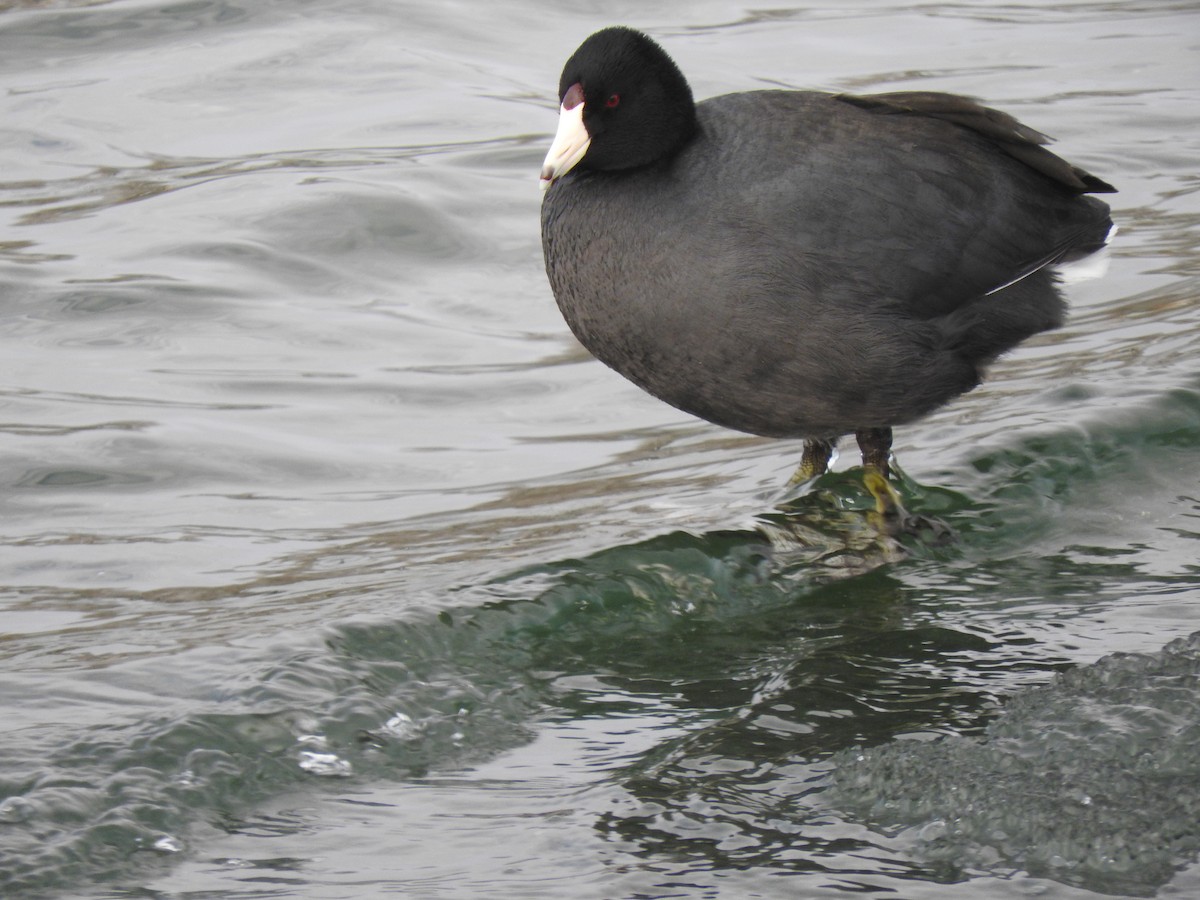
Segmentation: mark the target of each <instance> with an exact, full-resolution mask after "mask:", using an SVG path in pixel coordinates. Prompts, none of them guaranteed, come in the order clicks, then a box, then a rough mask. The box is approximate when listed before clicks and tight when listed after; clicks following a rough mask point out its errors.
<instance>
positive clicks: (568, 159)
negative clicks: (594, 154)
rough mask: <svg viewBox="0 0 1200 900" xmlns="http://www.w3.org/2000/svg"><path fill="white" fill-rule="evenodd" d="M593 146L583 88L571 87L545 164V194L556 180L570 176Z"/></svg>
mask: <svg viewBox="0 0 1200 900" xmlns="http://www.w3.org/2000/svg"><path fill="white" fill-rule="evenodd" d="M591 144H592V136H591V135H590V134H588V132H587V128H586V127H585V126H584V124H583V87H582V86H581V85H579V84H573V85H571V87H570V89H569V90H568V91H567V93H566V95H564V97H563V102H562V107H561V108H560V109H559V111H558V131H557V132H556V133H555V135H554V141H553V143H551V144H550V152H548V153H547V154H546V161H545V162H544V163H542V190H543V191H544V190H546V188H548V187H550V185H552V184H553V183H554V180H555V179H556V178H559V177H561V176H563V175H566V174H567V173H568V172H570V171H571V169H573V168H574V167H575V164H576V163H578V162H579V161H580V160H581V159H583V156H584V154H585V153H587V152H588V147H590V146H591Z"/></svg>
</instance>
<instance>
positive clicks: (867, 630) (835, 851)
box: [0, 0, 1200, 898]
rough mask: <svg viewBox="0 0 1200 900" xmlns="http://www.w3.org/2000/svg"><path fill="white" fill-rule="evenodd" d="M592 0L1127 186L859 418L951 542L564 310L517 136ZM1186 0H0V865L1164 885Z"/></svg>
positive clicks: (592, 22) (155, 887)
mask: <svg viewBox="0 0 1200 900" xmlns="http://www.w3.org/2000/svg"><path fill="white" fill-rule="evenodd" d="M615 22H624V23H627V24H632V25H635V26H638V27H642V28H645V29H647V30H648V31H650V33H652V34H653V35H654V36H655V37H657V38H658V39H660V40H661V41H662V42H663V43H664V44H665V45H666V47H667V48H668V50H669V51H670V52H671V53H672V54H673V55H674V56H675V58H676V59H677V60H678V61H679V63H680V65H681V66H682V67H683V68H684V70H685V72H687V73H688V75H689V76H690V78H691V80H692V83H693V87H694V89H695V91H696V93H697V95H698V96H701V97H703V96H708V95H711V94H715V93H722V92H725V91H729V90H737V89H747V88H756V87H763V86H784V87H805V88H818V89H825V90H834V91H842V90H849V91H883V90H906V89H930V90H950V91H956V92H959V93H966V94H972V95H976V96H979V97H983V98H986V99H987V100H988V102H990V103H992V104H994V105H997V106H999V107H1001V108H1004V109H1007V110H1009V111H1011V112H1013V113H1016V114H1017V115H1019V116H1021V117H1022V118H1023V119H1024V120H1025V121H1027V122H1028V123H1029V124H1030V125H1032V126H1033V127H1036V128H1039V129H1041V130H1044V131H1047V132H1049V133H1051V134H1053V135H1054V136H1055V137H1056V138H1058V139H1059V142H1058V144H1057V146H1056V149H1058V150H1060V151H1061V152H1062V153H1063V154H1064V155H1065V156H1067V157H1068V158H1070V159H1071V160H1072V161H1073V162H1076V163H1077V164H1079V165H1082V166H1084V167H1085V168H1087V169H1089V170H1091V171H1094V172H1095V173H1096V174H1098V175H1099V176H1101V177H1103V178H1106V179H1108V180H1110V181H1112V182H1113V183H1115V184H1116V185H1117V186H1118V187H1119V188H1120V193H1119V194H1117V195H1115V196H1114V197H1113V198H1112V201H1113V204H1114V211H1115V218H1116V220H1117V222H1118V224H1119V226H1120V229H1121V231H1120V235H1119V239H1118V241H1117V243H1116V244H1115V246H1114V248H1113V251H1112V257H1111V263H1110V268H1109V272H1108V274H1107V276H1106V277H1104V278H1103V279H1100V280H1092V281H1086V282H1081V283H1079V284H1074V285H1071V286H1070V287H1069V288H1068V293H1069V298H1070V301H1071V304H1072V316H1071V319H1070V322H1069V323H1068V325H1067V326H1066V327H1065V328H1064V329H1062V330H1061V331H1059V332H1056V333H1054V334H1051V335H1045V336H1042V337H1040V338H1038V339H1036V340H1034V341H1031V342H1030V343H1029V344H1028V345H1027V346H1025V347H1024V348H1022V349H1021V350H1020V351H1018V352H1017V353H1015V354H1013V355H1012V356H1010V357H1009V358H1008V359H1006V360H1004V361H1002V362H1001V363H1000V364H998V365H997V366H996V367H995V371H994V372H993V376H992V378H991V379H990V381H989V382H988V384H987V385H985V386H984V387H983V388H981V389H979V390H977V391H975V392H974V393H972V394H971V395H969V396H967V397H965V398H962V399H961V400H960V401H958V402H956V403H955V404H953V405H951V406H950V407H947V408H946V409H944V410H942V411H940V412H939V413H937V414H936V415H934V416H933V417H931V418H930V419H929V420H927V421H925V422H922V423H920V424H918V425H915V426H912V427H909V428H906V429H903V430H902V431H901V432H900V433H898V435H897V448H896V449H897V454H898V459H899V461H900V464H901V466H902V467H903V470H904V472H905V473H906V475H907V476H908V478H909V479H910V480H909V482H908V483H907V485H906V487H905V497H906V500H907V502H908V503H909V505H910V506H911V507H912V508H913V510H914V511H917V512H920V513H922V514H924V515H927V516H931V517H936V518H938V519H940V520H941V521H943V522H945V523H947V524H948V525H949V527H950V528H951V529H952V530H953V532H954V534H955V537H956V539H955V540H954V541H953V542H952V543H949V544H944V545H943V544H936V545H934V544H927V543H923V542H921V541H912V540H910V541H908V542H907V546H906V547H897V546H894V545H891V544H890V543H888V542H883V541H880V540H879V538H878V537H877V535H875V533H874V532H872V531H871V529H870V527H869V525H868V523H867V521H866V515H865V510H866V508H867V507H868V506H869V503H868V501H867V498H865V497H864V496H863V493H862V490H861V487H860V486H859V485H858V482H857V478H856V477H855V475H854V472H853V470H852V469H851V468H850V463H851V462H852V459H843V461H842V463H841V464H840V465H839V466H838V469H839V470H840V471H837V472H835V473H833V474H832V475H830V476H828V478H827V479H825V480H824V481H823V482H822V483H821V484H820V485H818V487H817V489H816V490H815V491H814V492H813V493H811V494H810V495H808V496H806V497H803V498H800V499H799V500H797V501H796V505H795V507H794V508H793V510H792V513H791V515H790V516H783V515H780V514H778V513H773V512H772V509H773V508H774V507H775V505H776V504H777V502H778V501H779V499H780V487H781V485H782V484H783V482H784V481H785V480H786V478H787V476H788V474H789V473H790V471H791V469H792V468H793V466H794V465H795V463H796V462H797V455H798V450H799V448H798V447H797V446H796V445H794V444H792V443H787V442H772V441H765V440H759V439H756V438H751V437H747V436H743V435H737V434H733V433H730V432H726V431H722V430H720V429H718V428H715V427H713V426H709V425H707V424H704V423H700V422H697V421H695V420H693V419H691V418H689V417H687V416H684V415H683V414H681V413H678V412H676V411H674V410H671V409H669V408H667V407H664V406H663V405H661V404H659V403H658V402H657V401H655V400H653V399H652V398H649V397H646V396H644V395H642V394H640V393H639V392H638V391H637V390H636V389H635V388H633V387H632V386H630V385H628V384H626V383H625V382H624V381H622V380H621V379H620V378H619V377H617V376H615V375H613V374H612V373H610V372H608V371H607V370H605V369H604V368H603V367H602V366H600V365H599V364H598V363H595V362H594V361H592V360H590V359H589V358H588V357H587V354H586V353H584V352H583V351H582V350H581V349H580V348H579V347H578V346H577V345H576V344H575V343H574V341H573V339H571V337H570V336H569V334H568V332H567V330H566V328H565V326H564V325H563V323H562V321H561V319H560V318H559V316H558V313H557V310H556V309H555V307H554V303H553V300H552V298H551V296H550V293H549V289H548V287H547V285H546V283H545V278H544V275H543V273H542V268H541V255H540V254H541V252H540V247H539V240H538V234H537V222H538V203H539V201H540V195H539V193H538V191H537V185H536V180H537V171H538V168H539V166H540V162H541V158H542V156H543V154H544V152H545V148H546V145H547V143H548V140H549V136H550V132H551V131H552V129H553V127H554V124H555V122H554V114H555V98H554V96H553V91H554V88H555V86H556V83H557V78H558V71H559V68H560V66H561V64H562V61H563V60H564V59H565V57H566V55H567V54H568V53H569V52H570V51H571V50H572V49H573V48H574V47H575V46H576V45H577V44H578V43H579V41H580V40H581V39H582V37H584V36H585V35H586V34H588V33H589V32H591V31H592V30H595V29H596V28H598V27H601V26H603V25H606V24H612V23H615ZM1198 34H1200V14H1198V13H1197V11H1196V10H1195V6H1194V4H1192V3H1188V2H1178V3H1171V2H1149V0H1146V2H1112V3H1094V2H1080V3H1065V4H1056V5H1055V7H1054V8H1053V9H1051V8H1047V7H1046V6H1045V5H1044V4H1040V3H1026V4H1005V5H993V4H982V3H966V2H959V3H946V4H903V3H896V2H891V0H879V2H873V3H859V4H851V5H845V4H839V5H827V6H795V7H781V8H778V9H772V10H760V9H752V8H747V7H741V6H738V5H736V4H729V3H724V2H701V3H695V4H688V5H687V6H686V8H685V7H683V6H679V5H676V4H667V3H651V4H616V5H615V6H612V5H610V7H609V8H608V9H606V11H605V12H604V14H603V18H599V17H597V14H596V13H595V12H594V10H593V9H592V8H591V6H590V5H588V4H567V5H563V4H556V5H553V6H549V5H545V4H540V3H533V2H525V3H518V4H486V3H481V2H462V3H456V4H440V5H438V6H436V8H434V7H430V6H428V5H426V4H410V3H402V2H389V3H384V2H369V0H347V2H342V3H334V2H330V0H291V2H287V3H280V2H256V3H250V2H240V0H227V2H204V0H197V2H181V3H165V2H161V0H141V2H138V0H117V2H77V3H70V2H60V3H53V2H51V3H20V2H17V3H5V4H0V84H3V87H4V90H3V93H2V95H0V96H2V100H0V103H2V104H3V106H2V111H0V114H2V118H3V122H4V129H3V130H2V131H0V160H2V161H3V163H2V166H0V221H2V222H3V227H2V230H0V315H3V327H2V328H0V720H2V721H3V722H4V723H5V725H6V727H5V728H4V729H3V736H0V885H2V886H3V891H4V893H5V895H6V896H25V895H28V896H36V895H46V896H58V897H62V896H81V897H110V896H129V895H130V894H134V895H141V896H162V897H183V896H205V897H230V898H232V897H238V898H249V897H256V898H257V897H290V896H304V897H322V898H324V897H329V898H333V897H363V896H376V895H383V894H388V893H400V894H408V895H411V896H416V897H446V898H460V897H473V896H479V897H484V896H486V897H522V898H528V897H563V896H572V897H597V898H613V897H645V898H651V897H653V898H658V897H738V898H741V897H756V896H758V897H775V896H814V897H816V896H831V897H832V896H842V895H844V894H845V893H847V892H854V893H864V894H869V895H881V896H882V895H890V896H896V895H899V896H904V897H912V898H941V897H947V898H949V897H960V896H963V893H964V891H966V890H969V891H970V892H971V896H979V897H1023V896H1027V895H1029V894H1037V895H1039V896H1048V897H1066V898H1076V897H1094V896H1101V895H1118V896H1150V895H1158V896H1164V897H1166V896H1189V895H1190V894H1192V893H1194V892H1196V891H1198V890H1200V881H1198V878H1200V876H1198V875H1197V871H1198V870H1197V869H1196V867H1195V860H1196V854H1197V846H1198V843H1200V826H1197V825H1196V824H1195V823H1196V821H1200V817H1198V816H1197V815H1196V812H1197V810H1198V809H1200V789H1198V788H1197V785H1198V784H1200V759H1198V757H1197V752H1198V751H1197V750H1195V749H1194V748H1196V747H1200V742H1198V741H1196V740H1195V736H1196V729H1197V728H1198V727H1200V725H1198V723H1197V718H1196V713H1197V710H1196V707H1195V704H1194V701H1189V699H1188V698H1189V697H1191V696H1194V695H1195V689H1196V687H1197V684H1196V680H1197V668H1196V664H1195V657H1196V653H1195V645H1194V642H1193V643H1187V642H1186V641H1183V642H1181V643H1176V644H1171V642H1172V641H1175V640H1177V639H1185V638H1186V637H1187V636H1188V635H1190V634H1193V633H1195V632H1197V631H1200V605H1198V604H1200V565H1198V564H1197V559H1198V558H1200V552H1198V549H1200V548H1198V544H1197V538H1198V536H1200V478H1198V475H1200V376H1198V375H1197V368H1196V363H1195V360H1196V359H1197V350H1198V348H1200V347H1198V345H1200V328H1198V326H1200V311H1198V308H1197V303H1196V299H1195V298H1196V296H1197V286H1198V281H1200V279H1198V275H1200V249H1198V244H1200V227H1198V226H1200V204H1198V203H1197V186H1198V182H1197V176H1196V171H1195V160H1196V159H1197V158H1200V132H1198V130H1197V127H1196V121H1197V117H1196V110H1197V109H1198V108H1200V105H1198V101H1200V64H1198V63H1197V60H1200V55H1198V54H1197V50H1198V49H1200V48H1198V47H1197V43H1198V40H1197V37H1196V35H1198ZM851 456H853V454H850V453H847V454H846V457H851ZM1168 645H1170V646H1169V647H1168ZM1114 653H1123V654H1136V655H1135V656H1132V657H1130V656H1126V657H1117V658H1114V657H1112V656H1111V654H1114ZM1051 724H1053V725H1054V726H1055V727H1051ZM926 747H928V748H929V749H921V748H926ZM1064 747H1065V748H1068V752H1067V753H1066V755H1065V756H1064V750H1063V748H1064ZM930 770H936V773H937V776H938V777H937V780H936V781H935V782H932V783H930V782H926V781H924V780H922V775H923V773H927V772H929V771H930ZM1095 772H1105V773H1110V774H1111V775H1112V777H1111V778H1108V779H1107V780H1105V781H1104V782H1103V784H1102V785H1101V786H1100V787H1101V788H1103V789H1100V790H1098V788H1097V785H1096V784H1095V783H1093V782H1091V781H1089V780H1088V778H1089V777H1090V776H1089V775H1088V773H1095ZM981 783H983V784H996V785H1003V790H997V791H995V792H991V793H985V794H984V795H983V796H976V795H974V794H971V792H970V791H968V790H965V788H964V786H966V785H978V784H981ZM1148 784H1153V785H1154V786H1155V790H1156V791H1159V792H1160V793H1157V794H1154V796H1155V797H1160V798H1170V800H1171V803H1172V804H1175V805H1174V806H1171V808H1170V809H1164V811H1163V812H1162V814H1161V815H1157V816H1150V817H1148V816H1147V814H1146V813H1147V804H1146V803H1145V802H1143V800H1142V797H1143V795H1145V794H1146V792H1147V790H1148V788H1147V785H1148ZM967 795H970V796H967ZM913 796H918V797H921V798H923V799H922V800H921V802H910V800H911V798H912V797H913ZM906 798H909V799H906ZM1031 798H1032V799H1031ZM1085 800H1086V801H1087V802H1086V803H1085V802H1084V801H1085ZM1156 803H1157V801H1156ZM1161 806H1162V803H1157V805H1155V807H1154V808H1155V810H1157V809H1159V808H1160V807H1161ZM980 810H986V814H984V813H981V812H980ZM1047 810H1049V813H1047ZM1056 811H1057V812H1056ZM1056 815H1060V816H1061V817H1060V818H1056V817H1055V816H1056ZM1047 816H1049V818H1047ZM1046 834H1051V835H1055V836H1060V837H1062V838H1063V840H1062V842H1061V844H1055V846H1054V848H1053V852H1044V851H1046V846H1047V844H1046V838H1045V835H1046ZM964 883H965V884H964Z"/></svg>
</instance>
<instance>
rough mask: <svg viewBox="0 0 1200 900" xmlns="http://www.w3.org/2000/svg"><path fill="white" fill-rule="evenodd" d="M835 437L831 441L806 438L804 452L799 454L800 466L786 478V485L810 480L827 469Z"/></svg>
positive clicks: (789, 485) (835, 440)
mask: <svg viewBox="0 0 1200 900" xmlns="http://www.w3.org/2000/svg"><path fill="white" fill-rule="evenodd" d="M836 444H837V439H836V438H835V439H834V440H832V441H825V440H808V441H805V442H804V453H803V454H801V456H800V468H798V469H797V470H796V471H795V472H793V473H792V477H791V478H789V479H788V487H792V486H794V485H797V484H803V483H804V482H806V481H811V480H812V479H813V478H816V477H818V476H819V475H824V474H825V473H826V472H828V471H829V460H830V459H831V458H832V457H833V448H834V446H835V445H836Z"/></svg>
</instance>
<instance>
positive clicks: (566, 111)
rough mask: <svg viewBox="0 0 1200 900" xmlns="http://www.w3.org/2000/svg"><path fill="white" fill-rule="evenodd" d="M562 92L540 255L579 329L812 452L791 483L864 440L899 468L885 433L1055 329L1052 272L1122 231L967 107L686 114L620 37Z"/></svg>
mask: <svg viewBox="0 0 1200 900" xmlns="http://www.w3.org/2000/svg"><path fill="white" fill-rule="evenodd" d="M558 94H559V98H560V100H561V103H562V107H561V110H560V114H559V125H558V133H557V134H556V135H555V138H554V142H553V145H552V146H551V148H550V152H549V154H548V155H547V157H546V162H545V165H544V167H543V169H542V174H541V178H542V185H543V187H544V188H546V189H547V190H546V193H545V195H544V197H543V201H542V247H543V251H544V253H545V260H546V271H547V273H548V275H549V279H550V285H551V287H552V289H553V291H554V296H555V298H556V299H557V301H558V305H559V307H560V308H561V310H562V313H563V316H564V317H565V318H566V320H567V323H568V324H569V325H570V327H571V330H572V331H573V332H574V333H575V335H576V337H578V338H579V340H580V342H581V343H582V344H583V345H584V346H585V347H586V348H587V349H588V350H590V351H591V352H592V353H593V354H594V355H595V356H596V357H597V358H599V359H600V360H601V361H602V362H604V363H606V364H607V365H609V366H611V367H612V368H614V369H616V370H617V371H618V372H620V373H621V374H622V375H624V376H625V377H626V378H628V379H630V380H631V381H633V382H634V383H635V384H637V385H639V386H640V387H642V388H644V389H645V390H647V391H649V392H650V393H651V394H653V395H654V396H656V397H659V398H660V399H662V400H665V401H666V402H667V403H670V404H671V405H673V406H676V407H678V408H679V409H682V410H685V411H686V412H689V413H692V414H694V415H697V416H700V417H701V418H704V419H707V420H709V421H710V422H715V423H717V424H719V425H723V426H726V427H728V428H734V429H738V430H740V431H746V432H750V433H752V434H760V435H767V436H771V437H781V438H804V440H805V444H804V454H803V456H802V459H801V466H800V469H799V471H798V472H797V475H796V479H797V480H803V479H807V478H810V477H812V476H815V475H819V474H821V473H822V472H824V471H825V469H826V467H827V466H828V463H829V459H830V456H831V454H832V452H833V448H834V444H835V442H836V441H837V439H838V437H839V436H841V435H845V434H850V433H852V432H853V433H855V434H856V436H857V438H858V443H859V446H860V448H861V451H862V457H863V463H864V465H866V466H868V467H874V468H875V469H877V470H878V471H879V472H880V473H881V474H883V475H884V476H886V475H887V473H888V457H889V454H890V451H891V439H892V433H891V428H892V426H893V425H901V424H904V423H906V422H911V421H912V420H914V419H917V418H919V417H921V416H923V415H926V414H927V413H929V412H931V411H932V410H934V409H936V408H937V407H939V406H941V405H942V404H944V403H946V402H947V401H948V400H950V399H952V398H953V397H956V396H957V395H959V394H961V393H963V392H965V391H969V390H971V389H972V388H973V387H975V386H976V385H977V384H978V383H979V380H980V376H981V371H982V369H983V368H984V367H986V366H987V365H988V364H989V363H991V362H992V361H993V360H995V359H996V357H997V356H999V355H1000V354H1002V353H1004V352H1005V351H1007V350H1010V349H1011V348H1013V347H1014V346H1016V345H1017V344H1018V343H1020V342H1021V341H1023V340H1025V339H1026V338H1028V337H1030V336H1031V335H1034V334H1037V333H1038V332H1041V331H1045V330H1047V329H1050V328H1055V327H1057V326H1058V325H1060V324H1061V323H1062V319H1063V313H1064V309H1065V305H1064V303H1063V300H1062V297H1061V295H1060V294H1059V292H1058V290H1057V288H1056V284H1055V275H1054V273H1053V268H1052V267H1053V266H1054V265H1055V264H1057V263H1062V262H1066V261H1071V260H1074V259H1077V258H1079V257H1082V256H1085V255H1087V254H1089V253H1092V252H1094V251H1096V250H1098V249H1099V248H1100V247H1101V246H1102V245H1103V244H1104V242H1105V240H1106V239H1107V236H1108V234H1109V231H1110V229H1111V227H1112V222H1111V220H1110V219H1109V209H1108V206H1107V205H1106V204H1104V203H1102V202H1100V201H1099V200H1097V199H1096V198H1094V197H1088V196H1085V195H1086V194H1089V193H1103V192H1111V191H1113V190H1115V189H1114V188H1113V187H1112V186H1110V185H1109V184H1107V183H1105V182H1104V181H1101V180H1100V179H1099V178H1096V177H1095V176H1093V175H1090V174H1088V173H1087V172H1084V171H1083V170H1082V169H1079V168H1076V167H1075V166H1072V165H1070V164H1069V163H1067V162H1066V161H1064V160H1062V159H1060V158H1059V157H1057V156H1055V155H1054V154H1052V153H1050V152H1049V151H1048V150H1046V149H1045V148H1044V147H1043V146H1042V145H1043V144H1045V143H1046V142H1047V140H1048V139H1047V138H1046V137H1045V136H1044V135H1042V134H1039V133H1038V132H1036V131H1034V130H1033V129H1031V128H1028V127H1026V126H1025V125H1022V124H1021V123H1020V122H1018V121H1017V120H1016V119H1014V118H1012V117H1011V116H1009V115H1007V114H1005V113H1002V112H998V111H996V110H993V109H988V108H987V107H984V106H980V105H979V104H978V103H976V102H975V101H973V100H971V99H968V98H966V97H960V96H956V95H953V94H942V93H930V92H901V93H888V94H872V95H866V96H850V95H846V94H825V93H814V92H808V91H781V90H773V91H749V92H746V93H738V94H726V95H724V96H720V97H714V98H712V99H710V100H705V101H703V102H701V103H694V102H693V100H692V92H691V89H690V88H689V87H688V84H687V81H686V80H685V79H684V77H683V75H682V74H681V73H680V71H679V69H678V68H677V67H676V65H675V63H674V62H673V61H672V60H671V58H670V57H669V56H667V54H666V53H665V52H664V51H663V50H662V48H661V47H659V46H658V45H657V44H656V43H654V42H653V41H652V40H650V39H649V38H648V37H646V36H645V35H644V34H641V33H640V32H637V31H634V30H632V29H629V28H606V29H604V30H603V31H599V32H597V33H595V34H593V35H592V36H591V37H589V38H588V39H587V40H586V41H584V42H583V44H582V45H581V46H580V47H579V49H578V50H576V51H575V53H574V55H572V56H571V58H570V59H569V60H568V61H567V64H566V66H565V68H564V69H563V73H562V78H561V79H560V81H559V88H558ZM877 480H878V479H877V478H876V481H877ZM877 496H878V495H877Z"/></svg>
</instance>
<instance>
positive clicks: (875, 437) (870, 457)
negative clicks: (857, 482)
mask: <svg viewBox="0 0 1200 900" xmlns="http://www.w3.org/2000/svg"><path fill="white" fill-rule="evenodd" d="M854 436H855V437H856V438H857V439H858V449H859V450H861V451H862V461H863V465H864V466H866V467H867V468H873V469H878V470H879V474H880V475H882V476H883V477H884V478H887V477H888V475H889V474H890V469H889V468H888V457H890V456H891V455H892V429H890V428H863V429H862V430H860V431H856V432H854Z"/></svg>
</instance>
